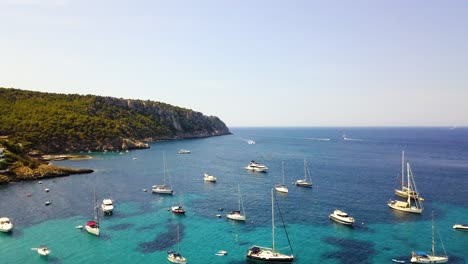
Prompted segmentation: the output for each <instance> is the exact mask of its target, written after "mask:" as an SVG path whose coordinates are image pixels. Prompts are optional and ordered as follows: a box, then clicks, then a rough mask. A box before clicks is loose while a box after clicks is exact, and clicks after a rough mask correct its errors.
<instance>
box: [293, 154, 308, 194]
mask: <svg viewBox="0 0 468 264" xmlns="http://www.w3.org/2000/svg"><path fill="white" fill-rule="evenodd" d="M294 184H296V186H300V187H307V188H312V179H311V178H310V172H309V167H307V161H306V160H305V159H304V179H303V180H297V181H296V182H295V183H294Z"/></svg>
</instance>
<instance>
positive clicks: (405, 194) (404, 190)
mask: <svg viewBox="0 0 468 264" xmlns="http://www.w3.org/2000/svg"><path fill="white" fill-rule="evenodd" d="M395 194H396V195H398V196H400V197H403V198H408V195H409V196H410V197H411V198H412V199H418V200H420V201H424V198H422V197H421V196H420V195H419V193H418V192H416V191H415V190H412V189H411V188H408V186H406V185H405V152H404V151H402V152H401V190H400V189H395Z"/></svg>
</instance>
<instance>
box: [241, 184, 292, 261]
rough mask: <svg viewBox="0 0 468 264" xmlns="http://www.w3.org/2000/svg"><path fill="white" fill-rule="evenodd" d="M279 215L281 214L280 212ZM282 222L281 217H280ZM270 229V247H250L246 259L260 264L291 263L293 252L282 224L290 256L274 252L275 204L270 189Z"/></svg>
mask: <svg viewBox="0 0 468 264" xmlns="http://www.w3.org/2000/svg"><path fill="white" fill-rule="evenodd" d="M280 213H281V212H280ZM281 220H283V217H281ZM271 223H272V224H271V227H272V232H271V236H272V247H271V248H267V247H261V246H252V247H250V249H249V250H248V251H247V258H248V259H250V260H253V261H255V262H262V263H292V262H293V261H294V255H293V252H292V251H293V250H292V247H291V243H290V242H289V236H288V233H287V231H286V226H285V225H284V223H283V226H284V230H285V232H286V237H287V238H288V243H289V248H290V249H291V255H287V254H283V253H280V252H277V251H276V250H275V204H274V191H273V189H271Z"/></svg>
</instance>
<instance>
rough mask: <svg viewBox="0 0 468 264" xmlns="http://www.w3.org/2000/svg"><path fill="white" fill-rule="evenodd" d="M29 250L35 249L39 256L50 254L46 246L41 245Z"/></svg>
mask: <svg viewBox="0 0 468 264" xmlns="http://www.w3.org/2000/svg"><path fill="white" fill-rule="evenodd" d="M31 250H35V251H37V254H39V255H41V256H48V255H49V254H50V250H49V249H48V248H47V247H46V246H41V247H38V248H31Z"/></svg>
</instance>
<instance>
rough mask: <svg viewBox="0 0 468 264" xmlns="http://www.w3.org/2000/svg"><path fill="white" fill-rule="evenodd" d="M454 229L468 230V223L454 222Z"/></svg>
mask: <svg viewBox="0 0 468 264" xmlns="http://www.w3.org/2000/svg"><path fill="white" fill-rule="evenodd" d="M453 229H455V230H462V231H468V224H454V225H453Z"/></svg>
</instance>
